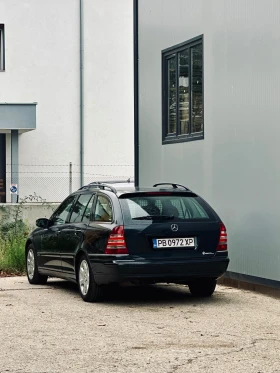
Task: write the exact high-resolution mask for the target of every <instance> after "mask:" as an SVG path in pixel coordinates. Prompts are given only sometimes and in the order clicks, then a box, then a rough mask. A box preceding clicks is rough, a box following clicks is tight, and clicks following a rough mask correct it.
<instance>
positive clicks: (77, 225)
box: [59, 192, 95, 279]
mask: <svg viewBox="0 0 280 373" xmlns="http://www.w3.org/2000/svg"><path fill="white" fill-rule="evenodd" d="M94 196H95V194H93V193H88V192H87V193H83V194H80V195H79V196H78V198H77V200H76V202H75V204H74V206H73V209H72V211H71V215H70V217H69V222H68V224H65V225H64V226H63V227H62V229H61V232H60V235H59V252H60V256H61V266H62V271H63V272H64V275H66V277H69V278H72V279H75V256H76V253H77V251H78V250H79V248H80V246H81V244H82V242H83V240H84V235H85V231H86V229H87V226H88V223H89V220H90V214H91V210H92V204H93V201H94Z"/></svg>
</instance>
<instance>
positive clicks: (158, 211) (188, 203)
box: [120, 194, 215, 224]
mask: <svg viewBox="0 0 280 373" xmlns="http://www.w3.org/2000/svg"><path fill="white" fill-rule="evenodd" d="M120 202H121V206H122V210H123V215H124V220H125V223H126V224H128V223H132V222H139V221H141V220H143V221H145V220H154V221H156V220H159V221H162V220H175V221H176V220H177V221H189V220H215V217H214V215H213V213H212V211H211V210H210V208H209V207H208V206H207V205H206V204H205V202H204V201H203V200H202V199H201V198H199V197H197V196H188V195H174V194H171V195H163V194H158V195H156V194H154V195H148V194H147V195H145V194H143V195H137V196H133V195H131V194H130V195H128V196H127V197H126V196H125V195H122V196H121V199H120Z"/></svg>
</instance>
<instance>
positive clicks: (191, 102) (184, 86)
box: [162, 36, 204, 144]
mask: <svg viewBox="0 0 280 373" xmlns="http://www.w3.org/2000/svg"><path fill="white" fill-rule="evenodd" d="M162 79H163V84H162V88H163V92H162V101H163V102H162V108H163V131H162V133H163V139H162V140H163V144H168V143H176V142H182V141H190V140H197V139H203V138H204V123H203V37H202V36H199V37H197V38H194V39H192V40H189V41H187V42H185V43H182V44H179V45H176V46H174V47H172V48H168V49H166V50H164V51H163V52H162Z"/></svg>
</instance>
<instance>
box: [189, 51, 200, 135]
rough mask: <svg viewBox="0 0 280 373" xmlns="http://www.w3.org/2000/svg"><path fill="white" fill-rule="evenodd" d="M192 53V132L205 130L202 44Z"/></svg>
mask: <svg viewBox="0 0 280 373" xmlns="http://www.w3.org/2000/svg"><path fill="white" fill-rule="evenodd" d="M191 51H192V132H193V133H195V132H201V131H202V130H203V112H202V44H200V45H197V46H195V47H193V48H192V49H191Z"/></svg>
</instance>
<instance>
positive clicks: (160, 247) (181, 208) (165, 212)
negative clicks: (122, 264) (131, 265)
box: [120, 192, 220, 260]
mask: <svg viewBox="0 0 280 373" xmlns="http://www.w3.org/2000/svg"><path fill="white" fill-rule="evenodd" d="M120 203H121V206H122V210H123V215H124V224H125V239H126V244H127V247H128V251H129V254H131V255H138V256H142V257H144V258H148V259H156V260H158V259H160V258H164V259H167V258H169V259H170V260H173V259H174V260H175V259H176V260H177V259H199V258H204V259H205V258H211V257H213V256H214V255H215V254H216V248H217V246H218V243H219V237H220V224H219V218H218V216H217V215H216V214H215V213H214V211H213V210H212V209H211V208H210V207H209V206H208V205H207V204H206V203H205V202H204V201H203V200H202V199H201V198H199V197H198V196H197V195H195V194H194V193H190V192H182V193H178V192H176V193H172V192H170V193H169V192H151V193H134V194H124V195H122V196H121V197H120Z"/></svg>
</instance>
